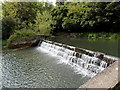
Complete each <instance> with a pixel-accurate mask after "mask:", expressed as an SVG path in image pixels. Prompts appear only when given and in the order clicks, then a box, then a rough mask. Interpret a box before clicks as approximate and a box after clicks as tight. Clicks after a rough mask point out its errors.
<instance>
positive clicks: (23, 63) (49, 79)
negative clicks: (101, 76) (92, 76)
mask: <svg viewBox="0 0 120 90" xmlns="http://www.w3.org/2000/svg"><path fill="white" fill-rule="evenodd" d="M58 62H59V60H57V59H56V58H55V57H52V56H50V55H48V54H47V53H43V52H41V51H39V50H37V49H36V48H29V49H25V50H19V51H15V52H9V53H3V58H2V63H3V65H2V66H3V68H2V71H3V87H9V88H18V87H28V88H78V87H79V86H80V85H82V84H84V83H85V82H86V81H87V80H88V79H89V78H88V77H86V76H84V77H83V76H82V75H80V74H77V73H75V72H74V69H73V68H71V67H70V66H69V65H66V64H57V63H58Z"/></svg>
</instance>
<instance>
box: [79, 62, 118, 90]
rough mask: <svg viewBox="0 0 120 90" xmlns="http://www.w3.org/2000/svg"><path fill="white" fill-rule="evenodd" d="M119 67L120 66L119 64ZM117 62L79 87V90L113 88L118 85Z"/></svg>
mask: <svg viewBox="0 0 120 90" xmlns="http://www.w3.org/2000/svg"><path fill="white" fill-rule="evenodd" d="M119 65H120V64H119ZM119 65H118V61H115V62H114V63H113V64H111V65H110V66H109V67H107V68H106V69H105V70H103V71H102V72H101V73H99V74H98V75H96V76H95V77H93V78H92V79H90V80H89V81H88V82H86V83H85V84H83V85H82V86H80V87H79V89H80V90H81V89H82V88H84V90H90V88H113V87H114V86H115V85H116V84H117V83H118V67H119Z"/></svg>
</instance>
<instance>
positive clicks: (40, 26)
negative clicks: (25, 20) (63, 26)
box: [34, 11, 55, 35]
mask: <svg viewBox="0 0 120 90" xmlns="http://www.w3.org/2000/svg"><path fill="white" fill-rule="evenodd" d="M54 24H55V21H54V20H52V16H51V14H50V12H49V11H44V12H43V13H42V14H41V13H40V12H38V13H37V16H36V20H35V28H34V29H35V32H37V33H39V34H44V35H51V33H52V30H53V29H54Z"/></svg>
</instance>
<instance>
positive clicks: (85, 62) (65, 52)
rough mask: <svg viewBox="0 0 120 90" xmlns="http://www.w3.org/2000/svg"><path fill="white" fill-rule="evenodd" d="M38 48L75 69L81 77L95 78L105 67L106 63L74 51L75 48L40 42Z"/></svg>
mask: <svg viewBox="0 0 120 90" xmlns="http://www.w3.org/2000/svg"><path fill="white" fill-rule="evenodd" d="M38 48H40V49H41V50H43V51H45V52H46V53H49V54H51V55H53V56H56V57H59V58H60V60H62V61H63V62H65V63H66V64H69V65H71V66H73V67H76V68H77V70H78V73H82V74H83V75H84V74H85V75H91V77H92V75H93V76H95V75H96V74H97V73H99V72H101V71H102V70H104V69H105V68H106V67H107V62H105V61H103V60H100V59H99V58H97V57H95V56H89V55H86V54H83V53H80V52H76V51H75V47H72V46H69V45H64V44H60V43H54V42H51V41H47V40H42V41H40V42H39V44H38Z"/></svg>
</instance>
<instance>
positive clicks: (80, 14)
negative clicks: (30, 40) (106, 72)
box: [2, 2, 120, 41]
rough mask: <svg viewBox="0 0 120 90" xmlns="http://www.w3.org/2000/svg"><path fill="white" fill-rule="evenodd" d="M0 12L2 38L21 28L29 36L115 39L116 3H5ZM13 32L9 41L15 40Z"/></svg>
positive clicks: (119, 18) (119, 12) (119, 13)
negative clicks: (64, 34)
mask: <svg viewBox="0 0 120 90" xmlns="http://www.w3.org/2000/svg"><path fill="white" fill-rule="evenodd" d="M2 9H3V13H2V15H3V21H2V22H3V24H2V27H3V29H2V30H3V39H7V38H8V37H9V36H10V35H11V34H12V33H13V32H14V31H15V30H18V31H20V30H21V29H23V28H25V29H30V31H31V30H32V32H31V34H32V33H33V34H34V32H35V33H37V34H44V35H49V36H50V35H53V34H55V33H57V32H72V33H85V32H87V33H90V34H85V35H83V34H81V35H82V36H83V37H87V38H99V39H102V38H107V39H108V38H109V39H113V38H118V37H119V34H116V32H119V28H120V2H86V3H85V2H62V3H57V5H56V6H52V5H51V4H48V3H45V2H5V3H3V4H2ZM22 31H24V30H21V32H22ZM6 32H7V33H6ZM101 32H106V34H104V33H101ZM110 32H111V33H110ZM17 33H18V32H15V33H14V34H13V35H11V37H10V38H9V39H11V38H12V39H11V40H15V39H14V38H17V35H18V34H17ZM22 33H23V32H22ZM97 33H98V34H97ZM112 33H113V34H112ZM24 34H25V33H24ZM26 34H27V32H26ZM102 34H103V35H102ZM21 35H22V34H21ZM25 36H27V35H25ZM18 37H19V38H20V36H19V35H18ZM74 37H76V36H74ZM77 37H78V36H77ZM11 40H10V41H11ZM8 41H9V40H8Z"/></svg>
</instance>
